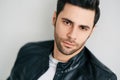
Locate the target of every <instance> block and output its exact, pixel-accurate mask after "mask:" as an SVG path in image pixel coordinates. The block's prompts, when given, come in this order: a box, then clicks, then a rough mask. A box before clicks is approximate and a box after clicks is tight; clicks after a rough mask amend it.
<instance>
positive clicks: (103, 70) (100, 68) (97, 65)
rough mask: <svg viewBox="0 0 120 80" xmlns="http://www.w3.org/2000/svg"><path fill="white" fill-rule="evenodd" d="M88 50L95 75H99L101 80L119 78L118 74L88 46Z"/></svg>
mask: <svg viewBox="0 0 120 80" xmlns="http://www.w3.org/2000/svg"><path fill="white" fill-rule="evenodd" d="M86 52H87V56H88V60H89V63H90V65H91V67H92V71H93V72H94V76H96V77H99V78H100V79H99V80H102V79H106V80H107V79H108V80H117V77H116V75H115V74H114V73H113V72H112V71H111V70H110V69H109V68H108V67H107V66H106V65H104V64H103V63H102V62H100V61H99V60H98V59H97V58H96V57H95V56H94V55H93V54H92V53H91V52H90V51H89V50H88V49H87V48H86Z"/></svg>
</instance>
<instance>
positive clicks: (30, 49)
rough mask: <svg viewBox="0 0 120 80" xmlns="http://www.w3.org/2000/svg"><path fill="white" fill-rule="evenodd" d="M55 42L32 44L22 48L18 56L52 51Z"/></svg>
mask: <svg viewBox="0 0 120 80" xmlns="http://www.w3.org/2000/svg"><path fill="white" fill-rule="evenodd" d="M53 44H54V41H53V40H51V41H40V42H30V43H27V44H25V45H24V46H23V47H21V48H20V50H19V53H18V56H22V55H31V54H34V55H35V54H36V55H37V54H40V53H41V52H46V51H50V50H51V49H52V48H53Z"/></svg>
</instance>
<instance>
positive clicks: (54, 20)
mask: <svg viewBox="0 0 120 80" xmlns="http://www.w3.org/2000/svg"><path fill="white" fill-rule="evenodd" d="M52 24H53V25H54V26H55V24H56V11H55V12H54V14H53V18H52Z"/></svg>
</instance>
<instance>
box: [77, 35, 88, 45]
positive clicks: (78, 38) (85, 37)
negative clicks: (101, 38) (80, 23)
mask: <svg viewBox="0 0 120 80" xmlns="http://www.w3.org/2000/svg"><path fill="white" fill-rule="evenodd" d="M89 36H90V34H86V33H82V34H80V35H79V36H78V37H77V42H78V43H83V42H85V41H86V40H87V39H88V38H89Z"/></svg>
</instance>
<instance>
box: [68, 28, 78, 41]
mask: <svg viewBox="0 0 120 80" xmlns="http://www.w3.org/2000/svg"><path fill="white" fill-rule="evenodd" d="M67 37H68V38H69V39H71V40H76V39H77V29H76V28H75V27H72V28H71V29H70V31H69V32H68V34H67Z"/></svg>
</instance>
